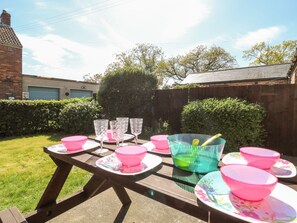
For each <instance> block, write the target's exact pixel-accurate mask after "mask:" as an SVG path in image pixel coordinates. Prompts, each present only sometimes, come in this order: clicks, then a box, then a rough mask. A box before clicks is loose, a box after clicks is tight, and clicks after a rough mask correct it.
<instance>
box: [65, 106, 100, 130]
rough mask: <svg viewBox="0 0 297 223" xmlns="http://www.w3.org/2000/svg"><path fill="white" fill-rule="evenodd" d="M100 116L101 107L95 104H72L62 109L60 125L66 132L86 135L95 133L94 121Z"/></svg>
mask: <svg viewBox="0 0 297 223" xmlns="http://www.w3.org/2000/svg"><path fill="white" fill-rule="evenodd" d="M99 116H100V107H99V106H98V105H97V104H96V103H95V102H89V101H82V102H78V103H71V104H68V105H66V106H65V107H64V108H63V109H62V111H61V113H60V124H61V126H62V130H63V131H64V132H67V133H83V134H86V133H90V132H93V131H94V125H93V120H94V119H97V118H99Z"/></svg>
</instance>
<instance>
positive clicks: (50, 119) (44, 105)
mask: <svg viewBox="0 0 297 223" xmlns="http://www.w3.org/2000/svg"><path fill="white" fill-rule="evenodd" d="M68 103H69V102H68V101H54V100H52V101H46V100H34V101H22V100H13V101H11V100H1V101H0V117H1V118H0V136H1V137H2V136H10V135H25V134H32V133H37V132H47V131H52V130H58V129H59V128H60V125H59V114H60V111H61V109H62V108H63V107H64V106H65V105H66V104H68Z"/></svg>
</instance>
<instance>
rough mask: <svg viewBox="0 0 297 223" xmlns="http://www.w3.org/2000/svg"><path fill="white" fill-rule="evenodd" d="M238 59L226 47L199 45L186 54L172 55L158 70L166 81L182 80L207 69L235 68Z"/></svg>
mask: <svg viewBox="0 0 297 223" xmlns="http://www.w3.org/2000/svg"><path fill="white" fill-rule="evenodd" d="M235 65H236V59H235V58H234V57H233V56H231V54H230V53H228V52H227V51H226V50H225V49H223V48H222V47H218V46H212V47H210V48H209V49H208V48H207V47H206V46H203V45H199V46H197V47H196V48H195V49H193V50H191V51H190V52H188V53H186V54H185V55H178V56H176V57H171V58H169V59H167V60H166V61H162V62H161V63H160V64H159V67H158V72H159V73H161V74H162V75H163V77H164V78H163V79H164V82H166V81H168V80H170V81H172V80H174V81H175V82H177V83H178V82H180V81H182V80H183V79H184V78H185V77H187V75H189V74H192V73H200V72H206V71H214V70H222V69H227V68H233V67H234V66H235Z"/></svg>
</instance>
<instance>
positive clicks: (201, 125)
mask: <svg viewBox="0 0 297 223" xmlns="http://www.w3.org/2000/svg"><path fill="white" fill-rule="evenodd" d="M264 115H265V111H264V108H263V107H262V106H260V105H259V104H254V103H248V102H247V101H244V100H239V99H232V98H226V99H220V100H219V99H215V98H209V99H205V100H201V101H193V102H190V103H189V104H187V105H186V106H184V108H183V112H182V132H187V133H201V134H209V135H214V134H217V133H221V134H222V135H223V136H222V137H223V138H224V139H226V146H225V151H227V152H228V151H238V149H239V147H241V146H249V145H253V146H261V145H262V144H263V141H264V136H265V131H264V127H263V125H262V122H263V119H264Z"/></svg>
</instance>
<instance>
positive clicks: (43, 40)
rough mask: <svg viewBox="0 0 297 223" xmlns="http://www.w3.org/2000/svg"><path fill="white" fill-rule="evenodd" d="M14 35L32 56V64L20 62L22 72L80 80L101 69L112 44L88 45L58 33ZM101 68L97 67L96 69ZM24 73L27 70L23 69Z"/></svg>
mask: <svg viewBox="0 0 297 223" xmlns="http://www.w3.org/2000/svg"><path fill="white" fill-rule="evenodd" d="M18 37H19V38H20V41H21V42H22V44H23V46H24V51H25V52H26V54H27V56H26V57H27V58H28V52H29V53H31V55H32V58H31V59H32V60H33V61H32V62H33V63H36V65H32V66H27V65H28V64H33V63H29V62H28V61H27V60H28V59H26V61H24V64H23V65H24V72H26V70H27V69H28V70H33V72H34V73H29V74H35V75H41V76H52V77H59V78H67V79H74V80H81V79H82V77H83V75H85V74H87V73H91V74H95V73H98V72H103V71H104V70H103V69H102V67H106V66H107V65H108V64H109V63H110V61H111V60H112V55H110V51H114V50H115V49H113V48H112V47H101V48H100V47H91V46H87V45H83V44H81V43H78V42H75V41H72V40H69V39H66V38H63V37H61V36H58V35H53V34H48V35H45V36H39V37H33V36H28V35H24V34H19V35H18ZM100 68H101V69H100ZM26 73H27V72H26Z"/></svg>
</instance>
